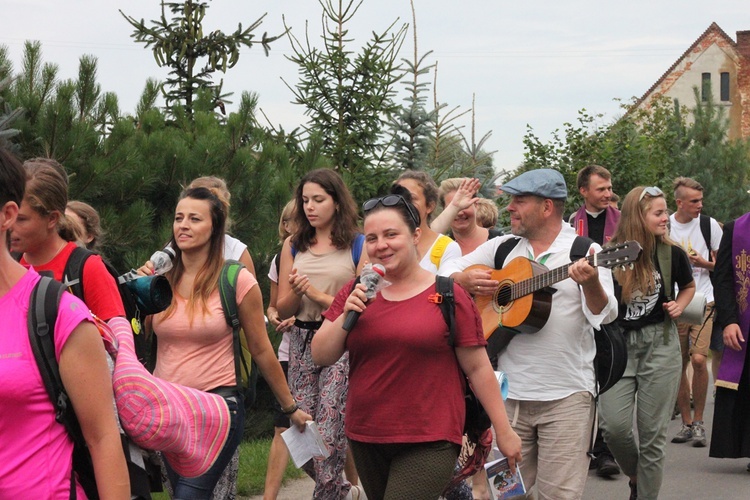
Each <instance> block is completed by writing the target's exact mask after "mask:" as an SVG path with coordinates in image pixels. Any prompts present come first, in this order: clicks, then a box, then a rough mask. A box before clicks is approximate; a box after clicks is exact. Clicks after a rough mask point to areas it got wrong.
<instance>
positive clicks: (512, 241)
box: [487, 238, 521, 367]
mask: <svg viewBox="0 0 750 500" xmlns="http://www.w3.org/2000/svg"><path fill="white" fill-rule="evenodd" d="M519 241H521V238H508V239H507V240H505V241H503V242H502V243H500V245H498V247H497V250H495V269H502V268H503V266H504V265H505V259H507V258H508V255H510V252H511V250H513V249H514V248H516V245H518V242H519ZM516 333H517V332H516V330H512V329H510V328H503V327H502V326H499V327H498V328H497V330H495V332H494V333H493V334H492V335H490V337H489V338H488V339H487V355H488V356H489V358H490V362H491V363H492V366H494V367H497V356H498V354H500V352H502V350H503V349H505V348H506V347H507V346H508V344H509V343H510V341H511V340H512V339H513V337H514V336H515V335H516Z"/></svg>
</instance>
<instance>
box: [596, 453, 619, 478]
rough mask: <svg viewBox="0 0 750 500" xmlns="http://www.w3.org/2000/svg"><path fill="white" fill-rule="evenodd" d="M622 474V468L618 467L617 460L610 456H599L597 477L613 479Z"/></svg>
mask: <svg viewBox="0 0 750 500" xmlns="http://www.w3.org/2000/svg"><path fill="white" fill-rule="evenodd" d="M619 473H620V466H619V465H617V462H615V459H614V458H613V457H612V456H611V455H608V454H604V453H603V454H601V455H599V460H598V463H597V464H596V475H597V476H599V477H612V476H616V475H617V474H619Z"/></svg>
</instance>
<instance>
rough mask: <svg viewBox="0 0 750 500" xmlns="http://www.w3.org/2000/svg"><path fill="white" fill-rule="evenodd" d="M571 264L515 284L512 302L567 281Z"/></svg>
mask: <svg viewBox="0 0 750 500" xmlns="http://www.w3.org/2000/svg"><path fill="white" fill-rule="evenodd" d="M587 259H588V261H589V262H591V259H590V258H587ZM571 264H572V262H571V263H569V264H565V265H564V266H562V267H558V268H556V269H552V270H551V271H547V272H546V273H542V274H540V275H537V276H532V277H531V278H527V279H525V280H522V281H519V282H518V283H514V284H513V285H512V286H511V287H510V288H511V292H510V295H511V300H515V299H518V298H520V297H525V296H526V295H530V294H532V293H534V292H536V291H537V290H541V289H543V288H547V287H548V286H551V285H554V284H555V283H557V282H558V281H562V280H564V279H567V278H568V277H569V274H568V269H569V268H570V266H571Z"/></svg>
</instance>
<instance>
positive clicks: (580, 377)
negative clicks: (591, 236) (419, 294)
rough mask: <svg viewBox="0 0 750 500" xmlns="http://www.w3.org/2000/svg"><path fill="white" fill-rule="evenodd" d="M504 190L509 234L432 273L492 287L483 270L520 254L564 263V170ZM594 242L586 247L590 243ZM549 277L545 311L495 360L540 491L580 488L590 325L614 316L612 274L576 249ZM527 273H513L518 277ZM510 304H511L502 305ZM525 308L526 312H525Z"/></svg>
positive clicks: (587, 421)
mask: <svg viewBox="0 0 750 500" xmlns="http://www.w3.org/2000/svg"><path fill="white" fill-rule="evenodd" d="M501 189H502V191H503V192H504V193H506V194H508V195H510V196H511V200H510V203H509V204H508V207H507V210H508V213H509V214H510V222H511V232H512V235H508V236H501V237H499V238H494V239H492V240H489V241H487V242H486V243H483V244H482V245H480V246H479V247H478V248H477V249H476V250H475V251H473V252H471V253H470V254H467V255H465V256H463V257H461V258H460V259H455V260H453V261H451V262H448V263H446V265H445V266H444V267H442V268H441V269H440V274H441V275H445V276H452V277H453V278H454V280H455V281H456V282H457V283H459V284H460V285H461V286H463V287H464V288H465V289H466V290H468V291H469V292H470V293H472V294H474V295H492V294H493V293H494V292H495V290H496V289H497V287H498V285H499V283H498V282H497V281H495V280H493V279H492V278H491V273H490V271H485V270H479V269H471V270H468V271H466V272H465V271H464V270H465V269H466V268H467V267H469V266H472V265H475V264H482V265H485V266H488V267H495V263H496V259H497V264H498V267H502V266H504V265H506V264H507V263H509V262H510V261H511V260H513V259H514V258H517V257H525V258H527V259H530V260H533V261H535V262H536V263H538V264H542V265H544V266H546V267H547V268H549V269H554V268H558V267H561V266H564V265H567V264H570V262H571V261H570V250H571V247H572V245H573V241H574V240H575V238H576V233H575V230H574V229H573V228H572V227H571V226H570V225H569V224H567V223H565V222H564V221H563V210H564V207H565V199H566V197H567V187H566V185H565V179H564V178H563V176H562V174H560V172H558V171H557V170H552V169H536V170H530V171H528V172H525V173H523V174H521V175H519V176H517V177H515V178H514V179H512V180H511V181H509V182H507V183H505V184H504V185H503V186H502V187H501ZM599 250H600V247H599V245H598V244H596V243H594V244H592V245H591V247H590V248H589V252H594V251H599ZM568 274H569V276H570V278H572V279H565V280H563V281H560V282H558V283H556V284H555V285H554V288H555V292H554V294H553V295H552V303H551V311H550V314H549V318H548V320H547V321H546V323H545V324H544V326H542V328H541V329H540V330H539V331H537V332H536V333H533V334H531V333H524V334H517V335H515V336H514V337H513V339H512V341H511V342H510V343H509V344H508V345H507V347H506V348H505V349H504V350H503V351H502V352H501V353H500V355H499V358H498V368H499V369H501V370H503V371H504V372H506V373H507V374H508V379H509V382H510V384H509V395H508V400H507V401H506V409H507V411H508V416H509V417H510V418H511V425H512V426H513V428H514V430H515V431H516V433H518V435H519V436H520V437H521V440H522V442H523V448H522V455H523V462H522V463H521V464H520V467H521V475H522V476H523V479H524V483H525V484H526V486H527V489H528V488H531V486H533V485H534V484H536V489H537V495H538V497H539V498H549V499H555V500H561V499H568V498H570V499H574V498H580V497H581V495H582V494H583V489H584V485H585V482H586V476H587V472H588V463H589V458H588V456H587V455H586V452H587V451H588V449H589V443H590V439H591V429H592V424H593V415H594V392H595V377H594V356H595V354H596V347H595V344H594V328H598V327H599V326H600V325H601V324H604V323H610V322H612V321H614V320H615V318H616V317H617V300H616V299H615V295H614V287H613V283H612V274H611V273H610V271H609V270H608V269H601V270H600V269H598V268H595V267H592V266H591V265H590V264H589V263H588V262H587V261H586V260H585V259H581V260H578V261H577V262H575V263H573V264H572V265H570V267H569V269H568ZM527 277H531V276H512V281H513V282H517V281H520V280H522V279H525V278H527ZM511 307H512V306H511ZM531 314H533V313H530V314H529V316H531Z"/></svg>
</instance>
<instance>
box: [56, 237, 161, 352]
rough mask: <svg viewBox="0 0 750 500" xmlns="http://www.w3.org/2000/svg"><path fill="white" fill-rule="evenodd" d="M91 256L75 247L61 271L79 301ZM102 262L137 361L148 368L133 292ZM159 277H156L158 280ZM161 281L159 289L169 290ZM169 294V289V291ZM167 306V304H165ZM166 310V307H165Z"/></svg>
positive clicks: (136, 301) (87, 251)
mask: <svg viewBox="0 0 750 500" xmlns="http://www.w3.org/2000/svg"><path fill="white" fill-rule="evenodd" d="M92 255H97V254H96V253H95V252H92V251H90V250H87V249H85V248H81V247H76V248H75V249H74V250H73V252H72V253H71V254H70V257H69V258H68V261H67V262H66V263H65V269H64V270H63V285H65V286H66V287H68V289H69V291H70V293H72V294H73V295H75V296H76V297H78V298H79V299H81V300H84V298H83V297H84V293H83V267H84V265H85V264H86V261H87V260H88V258H89V257H91V256H92ZM102 262H104V267H106V268H107V271H108V272H109V274H110V275H112V277H113V278H114V279H115V283H117V290H118V292H120V299H121V300H122V305H123V307H124V308H125V317H126V318H127V319H128V321H129V322H130V326H131V328H132V330H133V334H134V335H133V340H134V342H135V350H136V354H137V356H138V359H139V360H140V362H141V363H142V364H143V365H145V366H148V365H149V362H150V359H149V358H150V355H151V350H150V348H149V347H150V346H149V343H148V341H147V340H146V336H145V335H143V334H141V332H142V331H143V329H142V326H143V325H142V324H141V319H142V317H143V316H144V314H143V313H142V311H141V310H140V309H139V307H138V298H137V297H136V296H135V295H134V293H133V291H132V290H131V289H130V288H129V287H128V285H127V284H126V281H127V280H125V279H123V278H121V277H120V276H119V275H118V273H117V271H116V270H115V268H114V267H112V265H111V264H110V263H109V262H107V261H106V260H104V259H102ZM158 278H159V277H157V279H158ZM160 278H161V280H162V281H163V282H164V283H160V285H161V287H160V288H162V289H163V288H164V287H165V286H166V287H167V288H169V283H168V282H167V281H166V278H164V277H160ZM161 291H164V290H161ZM170 292H171V289H170ZM170 301H171V295H170ZM166 305H167V306H168V305H169V304H168V303H167V304H166ZM165 308H166V307H165Z"/></svg>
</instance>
